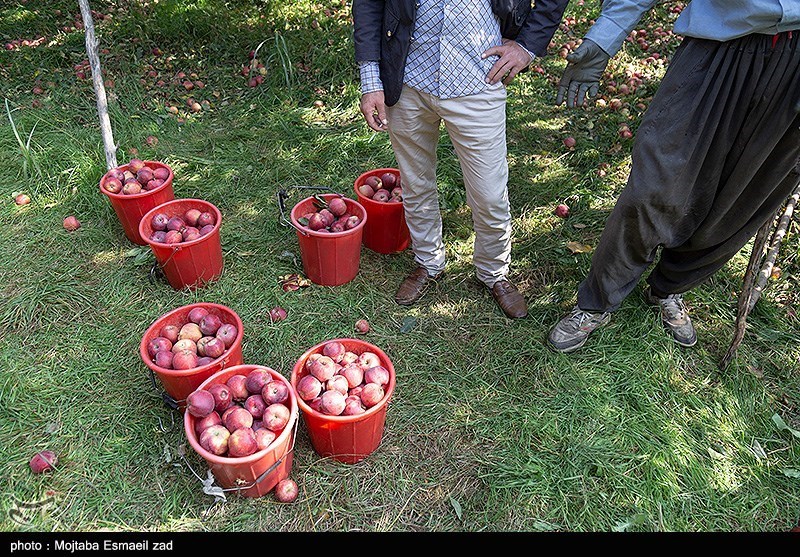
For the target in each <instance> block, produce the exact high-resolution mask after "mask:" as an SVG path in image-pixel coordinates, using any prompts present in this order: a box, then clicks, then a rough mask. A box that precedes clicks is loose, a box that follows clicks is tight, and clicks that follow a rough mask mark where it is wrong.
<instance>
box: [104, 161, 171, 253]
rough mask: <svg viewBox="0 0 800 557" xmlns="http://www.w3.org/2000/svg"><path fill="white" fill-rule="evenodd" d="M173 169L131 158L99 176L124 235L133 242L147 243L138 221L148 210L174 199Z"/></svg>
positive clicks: (161, 164) (159, 163)
mask: <svg viewBox="0 0 800 557" xmlns="http://www.w3.org/2000/svg"><path fill="white" fill-rule="evenodd" d="M173 177H174V176H173V173H172V169H171V168H170V167H169V166H168V165H166V164H164V163H163V162H158V161H144V160H141V159H131V160H130V162H128V164H124V165H122V166H119V167H117V168H113V169H111V170H109V171H108V172H106V173H105V175H104V176H103V177H102V178H101V179H100V191H101V192H102V193H103V194H105V196H106V197H108V200H109V201H110V202H111V206H112V207H113V208H114V212H115V213H116V214H117V218H118V219H119V222H120V224H122V228H123V230H124V231H125V236H126V237H127V238H128V240H130V241H131V242H133V243H134V244H139V245H142V246H144V245H146V242H145V240H144V239H143V238H142V236H141V234H140V233H139V222H140V221H141V220H142V217H143V216H144V215H145V214H147V212H148V211H149V210H150V209H152V208H153V207H156V206H158V205H161V204H162V203H166V202H167V201H170V200H172V199H175V193H174V191H173V189H172V180H173Z"/></svg>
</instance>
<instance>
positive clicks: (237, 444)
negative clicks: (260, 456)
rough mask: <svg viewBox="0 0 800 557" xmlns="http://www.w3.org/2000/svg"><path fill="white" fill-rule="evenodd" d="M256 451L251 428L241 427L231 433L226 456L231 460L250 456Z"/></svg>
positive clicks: (254, 436)
mask: <svg viewBox="0 0 800 557" xmlns="http://www.w3.org/2000/svg"><path fill="white" fill-rule="evenodd" d="M257 450H258V441H256V434H255V433H254V432H253V430H252V429H251V428H249V427H243V428H241V429H237V430H236V431H234V432H233V433H231V438H230V439H228V456H230V457H233V458H240V457H243V456H250V455H251V454H253V453H255V452H256V451H257Z"/></svg>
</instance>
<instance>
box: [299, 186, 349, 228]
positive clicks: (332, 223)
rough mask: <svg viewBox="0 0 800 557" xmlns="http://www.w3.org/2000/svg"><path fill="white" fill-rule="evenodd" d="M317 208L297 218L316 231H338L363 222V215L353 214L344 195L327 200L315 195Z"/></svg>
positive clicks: (302, 223) (303, 224)
mask: <svg viewBox="0 0 800 557" xmlns="http://www.w3.org/2000/svg"><path fill="white" fill-rule="evenodd" d="M314 207H315V209H316V210H314V211H309V212H307V213H305V214H304V215H303V216H302V217H300V218H299V219H297V222H299V223H300V224H301V225H302V226H304V227H306V228H308V229H309V230H313V231H314V232H322V233H324V234H327V233H336V232H344V231H346V230H352V229H353V228H355V227H356V226H358V225H359V224H361V217H359V216H358V215H353V214H351V213H350V212H349V211H348V209H347V202H346V201H345V200H344V198H343V197H334V198H332V199H331V200H330V201H326V200H325V198H324V197H321V196H318V195H315V196H314Z"/></svg>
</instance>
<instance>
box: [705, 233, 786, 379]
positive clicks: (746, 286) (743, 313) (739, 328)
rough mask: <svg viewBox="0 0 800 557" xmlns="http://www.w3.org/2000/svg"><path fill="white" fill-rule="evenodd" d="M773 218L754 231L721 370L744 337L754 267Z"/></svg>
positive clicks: (758, 260) (720, 365)
mask: <svg viewBox="0 0 800 557" xmlns="http://www.w3.org/2000/svg"><path fill="white" fill-rule="evenodd" d="M774 222H775V219H774V218H772V219H769V220H768V221H767V222H765V223H764V224H763V225H762V226H761V228H759V229H758V232H757V233H756V239H755V240H754V241H753V251H752V252H751V253H750V261H749V263H748V264H747V271H745V273H744V281H743V282H742V291H741V292H740V293H739V304H738V307H737V309H736V332H735V334H734V336H733V341H731V344H730V346H729V347H728V351H727V352H726V353H725V356H723V358H722V360H721V361H720V364H719V367H720V369H722V371H725V370H726V369H727V368H728V364H730V363H731V360H732V359H733V358H734V356H735V355H736V350H737V348H739V344H740V343H741V342H742V339H743V338H744V329H745V326H746V324H747V313H748V312H747V308H748V307H749V306H750V297H751V296H752V294H753V283H754V282H755V275H756V268H758V267H759V265H760V263H761V257H762V256H763V255H764V247H765V246H766V245H767V235H768V233H769V231H770V229H771V228H772V226H773V224H774Z"/></svg>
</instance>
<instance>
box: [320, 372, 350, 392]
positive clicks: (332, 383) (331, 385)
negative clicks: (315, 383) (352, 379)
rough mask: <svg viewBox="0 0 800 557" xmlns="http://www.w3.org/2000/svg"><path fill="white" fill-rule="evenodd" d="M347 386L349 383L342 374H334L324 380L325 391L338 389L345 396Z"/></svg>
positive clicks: (348, 386)
mask: <svg viewBox="0 0 800 557" xmlns="http://www.w3.org/2000/svg"><path fill="white" fill-rule="evenodd" d="M349 388H350V385H349V383H348V381H347V378H346V377H345V376H344V375H334V376H333V377H331V378H330V379H328V380H327V381H326V382H325V390H326V391H339V392H340V393H342V394H343V395H345V396H347V391H348V389H349Z"/></svg>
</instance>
